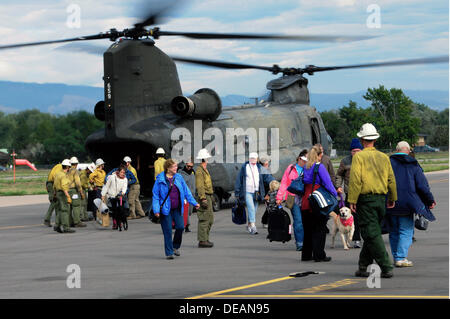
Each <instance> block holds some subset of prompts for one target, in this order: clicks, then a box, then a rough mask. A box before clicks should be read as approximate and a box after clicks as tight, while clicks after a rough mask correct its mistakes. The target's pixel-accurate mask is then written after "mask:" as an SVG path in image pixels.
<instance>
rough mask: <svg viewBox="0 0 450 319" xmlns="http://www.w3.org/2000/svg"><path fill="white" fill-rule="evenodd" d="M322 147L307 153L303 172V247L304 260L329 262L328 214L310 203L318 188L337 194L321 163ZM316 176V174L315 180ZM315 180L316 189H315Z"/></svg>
mask: <svg viewBox="0 0 450 319" xmlns="http://www.w3.org/2000/svg"><path fill="white" fill-rule="evenodd" d="M322 156H323V152H322V149H321V148H320V146H318V145H314V146H313V147H312V148H311V150H310V151H309V152H308V155H307V160H308V161H307V163H306V167H305V169H304V172H303V183H304V184H305V194H304V195H303V197H302V206H301V212H302V220H303V228H304V234H305V237H304V241H303V249H302V261H308V260H311V259H314V261H316V262H328V261H330V260H331V257H329V256H327V255H326V253H325V241H326V236H327V221H328V216H325V215H323V214H322V213H321V212H320V211H319V210H318V208H317V207H312V206H311V205H310V204H309V201H308V197H309V195H310V194H311V193H312V192H313V191H314V190H316V189H317V188H319V187H320V186H321V187H324V188H325V189H326V190H327V191H328V192H330V193H331V194H332V195H333V196H337V193H336V189H335V188H334V185H333V182H332V181H331V178H330V174H329V173H328V171H327V169H326V167H325V166H324V165H323V164H322V163H321V160H322ZM314 176H316V178H315V180H314ZM313 180H314V189H313V185H312V184H313Z"/></svg>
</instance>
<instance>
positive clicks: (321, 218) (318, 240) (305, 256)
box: [302, 210, 328, 260]
mask: <svg viewBox="0 0 450 319" xmlns="http://www.w3.org/2000/svg"><path fill="white" fill-rule="evenodd" d="M327 221H328V216H325V215H323V214H321V213H320V212H318V211H315V210H312V211H303V210H302V223H303V230H304V235H305V237H304V239H303V249H302V260H310V259H314V260H319V259H324V258H325V257H326V256H327V255H326V253H325V240H326V238H327Z"/></svg>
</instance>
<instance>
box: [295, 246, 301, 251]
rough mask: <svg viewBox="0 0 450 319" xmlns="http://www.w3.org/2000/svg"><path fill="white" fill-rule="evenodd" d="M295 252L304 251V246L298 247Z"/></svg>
mask: <svg viewBox="0 0 450 319" xmlns="http://www.w3.org/2000/svg"><path fill="white" fill-rule="evenodd" d="M295 250H296V251H302V250H303V246H297V248H296V249H295Z"/></svg>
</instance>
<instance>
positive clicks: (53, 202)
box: [44, 163, 62, 227]
mask: <svg viewBox="0 0 450 319" xmlns="http://www.w3.org/2000/svg"><path fill="white" fill-rule="evenodd" d="M61 171H62V165H61V163H59V164H56V165H55V166H53V168H52V170H51V171H50V173H49V174H48V177H47V182H46V183H45V187H46V188H47V192H48V200H49V201H50V206H49V207H48V209H47V214H45V218H44V225H46V226H48V227H52V224H51V223H50V220H51V219H52V213H53V211H54V210H55V211H56V205H57V204H56V195H55V192H54V189H53V182H54V181H55V175H56V173H58V172H61Z"/></svg>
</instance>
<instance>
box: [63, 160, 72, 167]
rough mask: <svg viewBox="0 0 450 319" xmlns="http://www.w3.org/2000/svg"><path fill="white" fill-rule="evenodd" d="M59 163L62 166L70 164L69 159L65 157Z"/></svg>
mask: <svg viewBox="0 0 450 319" xmlns="http://www.w3.org/2000/svg"><path fill="white" fill-rule="evenodd" d="M61 165H62V166H72V164H71V163H70V161H69V160H68V159H67V158H66V159H65V160H63V161H62V163H61Z"/></svg>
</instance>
